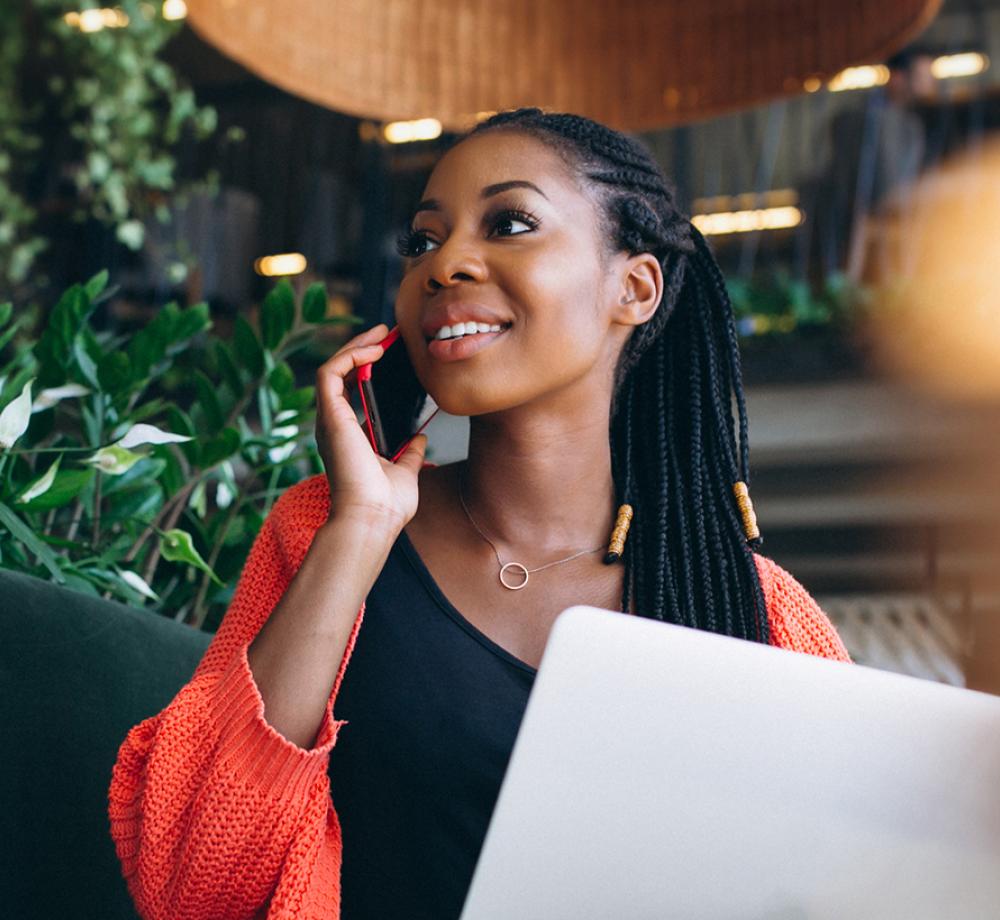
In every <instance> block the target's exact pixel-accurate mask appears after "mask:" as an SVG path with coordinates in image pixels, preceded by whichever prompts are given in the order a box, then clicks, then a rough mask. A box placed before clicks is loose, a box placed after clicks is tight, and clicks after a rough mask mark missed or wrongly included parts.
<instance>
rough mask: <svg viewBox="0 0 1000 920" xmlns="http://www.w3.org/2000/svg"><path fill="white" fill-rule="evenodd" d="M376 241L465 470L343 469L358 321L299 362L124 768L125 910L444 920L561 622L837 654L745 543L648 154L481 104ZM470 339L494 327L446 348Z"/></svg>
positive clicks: (727, 433) (120, 784)
mask: <svg viewBox="0 0 1000 920" xmlns="http://www.w3.org/2000/svg"><path fill="white" fill-rule="evenodd" d="M400 250H401V252H402V254H403V255H404V256H405V257H406V270H405V274H404V277H403V280H402V283H401V285H400V289H399V294H398V297H397V300H396V319H397V322H398V324H399V326H400V330H401V334H402V337H403V340H404V343H405V347H406V349H407V351H408V353H409V355H410V357H411V359H412V361H413V364H414V367H415V369H416V371H417V375H418V377H419V379H420V381H421V383H422V384H423V385H424V387H425V388H426V390H427V391H428V392H429V393H430V395H431V396H432V397H433V398H434V400H435V401H436V402H437V404H438V405H439V406H440V407H441V408H443V409H444V410H445V411H447V412H450V413H453V414H456V415H466V416H469V417H470V437H469V451H468V459H467V460H466V461H463V462H460V463H453V464H449V465H447V466H442V467H432V466H430V465H427V466H426V467H424V466H422V460H423V455H424V448H425V445H426V438H425V436H424V435H422V434H421V435H419V436H418V437H417V438H415V439H414V440H413V441H412V442H411V444H410V446H409V447H408V449H407V451H406V452H405V453H404V454H403V455H402V456H401V457H400V458H399V460H398V461H397V462H396V463H395V464H392V463H389V462H388V461H386V460H384V459H383V458H380V457H377V456H376V455H375V454H374V452H373V451H372V450H371V448H370V447H369V445H368V442H367V440H366V438H365V436H364V434H363V432H362V431H361V429H360V428H359V426H358V424H357V420H356V417H355V414H354V411H353V410H352V409H351V407H350V404H349V403H348V401H347V399H346V398H345V392H346V390H345V384H347V383H349V382H350V380H351V378H352V376H353V374H354V372H355V368H356V367H357V366H359V365H360V364H364V363H368V362H373V361H374V362H377V361H378V359H379V357H380V355H381V353H382V349H381V346H380V345H378V344H377V343H378V342H379V341H380V340H381V339H382V338H383V337H384V336H385V334H386V332H387V328H386V327H385V326H384V325H380V326H377V327H375V328H373V329H370V330H368V331H367V332H365V333H362V334H361V335H359V336H357V337H356V338H354V339H353V340H351V341H350V342H348V343H347V345H345V346H344V347H343V348H341V349H340V350H339V351H338V352H337V354H336V355H334V356H333V357H332V358H330V359H329V360H328V361H327V362H326V363H325V364H324V365H323V366H322V367H321V368H320V370H319V372H318V375H317V381H318V389H317V392H318V400H319V412H318V419H317V443H318V446H319V449H320V452H321V455H322V457H323V461H324V465H325V470H326V472H325V475H319V476H314V477H311V478H309V479H307V480H305V481H303V482H300V483H298V484H297V485H295V486H293V487H291V488H290V489H288V490H286V492H285V493H284V494H283V495H282V496H281V498H280V499H279V500H278V502H276V504H275V506H274V508H273V510H272V512H271V514H270V515H269V516H268V518H267V520H266V521H265V523H264V526H263V528H262V530H261V533H260V534H259V536H258V538H257V540H256V541H255V543H254V546H253V549H252V551H251V554H250V557H249V559H248V561H247V564H246V567H245V569H244V572H243V574H242V576H241V579H240V583H239V585H238V587H237V590H236V593H235V595H234V597H233V601H232V603H231V606H230V608H229V610H228V611H227V613H226V616H225V618H224V620H223V623H222V625H221V626H220V628H219V630H218V632H217V633H216V636H215V638H214V639H213V642H212V645H211V647H210V648H209V649H208V650H207V651H206V653H205V656H204V658H203V660H202V662H201V664H200V665H199V667H198V669H197V671H196V672H195V675H194V677H193V678H192V680H191V681H190V683H189V684H187V685H186V686H185V687H184V688H183V689H182V690H181V691H180V692H179V693H178V695H177V697H176V698H175V699H174V700H173V701H172V702H171V704H170V705H169V706H168V707H167V708H166V709H165V710H164V711H163V712H161V713H159V714H158V715H156V716H154V717H152V718H150V719H148V720H146V721H145V722H143V723H141V724H140V725H138V726H136V727H135V728H134V729H133V730H132V731H131V733H130V734H129V736H128V738H127V739H126V740H125V742H124V744H123V745H122V748H121V751H120V755H119V760H118V763H117V765H116V767H115V772H114V778H113V782H112V786H111V792H110V817H111V825H112V834H113V836H114V839H115V842H116V845H117V849H118V854H119V858H120V859H121V861H122V864H123V870H124V873H125V876H126V879H127V880H128V884H129V888H130V891H131V892H132V895H133V897H134V898H135V901H136V903H137V905H138V906H139V909H140V912H141V913H142V914H143V916H144V917H147V918H161V917H162V918H167V917H170V918H173V920H177V918H182V917H183V918H202V917H204V918H208V917H212V918H224V917H225V918H228V917H253V916H259V917H265V916H266V917H269V918H275V917H289V918H291V917H297V918H304V917H310V918H312V917H328V918H336V917H339V916H343V917H344V918H345V920H361V918H383V920H384V918H392V917H407V918H424V917H426V918H435V920H441V918H446V917H457V916H458V914H459V912H460V910H461V906H462V902H463V899H464V896H465V892H466V889H467V887H468V884H469V881H470V879H471V875H472V870H473V867H474V865H475V861H476V857H477V856H478V853H479V849H480V846H481V844H482V840H483V836H484V834H485V831H486V826H487V824H488V822H489V818H490V814H491V811H492V808H493V805H494V803H495V799H496V795H497V793H498V790H499V785H500V780H501V778H502V776H503V770H504V768H505V766H506V763H507V759H508V757H509V754H510V749H511V746H512V744H513V741H514V737H515V735H516V732H517V727H518V723H519V720H520V717H521V715H522V712H523V708H524V706H525V703H526V700H527V696H528V692H529V690H530V688H531V683H532V680H533V678H534V674H535V670H536V668H537V666H538V664H539V660H540V658H541V655H542V650H543V648H544V645H545V640H546V637H547V635H548V632H549V629H550V628H551V625H552V622H553V620H554V618H555V617H556V615H557V614H558V613H559V612H560V611H561V610H563V609H565V608H566V607H569V606H571V605H573V604H579V603H585V604H592V605H595V606H600V607H608V608H614V609H619V610H622V611H627V612H629V613H632V614H636V615H640V616H646V617H654V618H657V619H662V620H666V621H669V622H675V623H682V624H686V625H689V626H693V627H696V628H700V629H706V630H711V631H714V632H719V633H725V634H728V635H733V636H738V637H742V638H745V639H748V640H751V641H755V642H763V643H771V644H774V645H779V646H782V647H785V648H789V649H794V650H797V651H801V652H807V653H812V654H817V655H824V656H827V657H830V658H836V659H840V660H849V658H848V656H847V652H846V651H845V649H844V646H843V645H842V643H841V642H840V640H839V638H838V637H837V635H836V633H835V631H834V629H833V627H832V626H831V624H830V622H829V621H828V620H827V618H826V617H825V616H824V614H823V613H822V612H821V611H820V609H819V608H818V607H817V605H816V604H815V602H814V601H813V600H812V599H811V598H810V597H809V595H808V594H807V593H806V591H805V589H804V588H803V587H802V586H801V585H800V584H799V583H798V582H796V581H795V580H794V579H793V578H792V577H791V576H790V575H788V574H787V573H786V572H784V571H783V570H782V569H780V568H779V567H778V566H777V565H775V564H774V563H773V562H772V561H770V560H768V559H766V558H764V557H763V556H760V555H758V554H756V553H755V552H754V551H753V548H754V547H755V546H759V540H758V537H757V534H756V531H755V528H754V522H753V518H752V510H751V509H750V508H749V506H748V504H747V502H746V500H744V499H739V498H738V497H737V494H736V492H737V491H738V490H739V489H740V487H739V486H738V485H736V484H738V483H743V484H746V483H747V482H748V460H749V452H748V447H747V433H746V427H747V425H746V411H745V407H744V401H743V394H742V387H741V383H740V367H739V354H738V350H737V339H736V333H735V329H734V323H733V316H732V309H731V306H730V303H729V300H728V298H727V295H726V290H725V286H724V283H723V279H722V277H721V275H720V273H719V270H718V267H717V266H716V263H715V262H714V260H713V258H712V256H711V254H710V253H709V250H708V248H707V246H706V244H705V241H704V239H703V238H702V237H701V236H700V234H699V233H698V232H697V230H695V229H694V227H693V226H692V225H691V223H690V222H689V220H688V219H687V218H685V217H684V216H683V215H682V214H681V213H680V212H679V211H678V209H677V207H676V206H675V204H674V201H673V197H672V193H671V191H670V189H669V187H668V186H667V184H666V181H665V180H664V178H663V176H662V174H661V172H660V170H659V169H658V167H657V166H656V164H655V162H654V161H653V160H652V158H651V157H650V156H649V154H648V153H647V152H646V151H645V149H644V148H642V147H641V146H640V145H639V144H637V143H636V142H634V141H632V140H631V139H629V138H627V137H625V136H623V135H621V134H618V133H617V132H614V131H611V130H609V129H607V128H605V127H603V126H601V125H598V124H596V123H594V122H592V121H589V120H588V119H585V118H581V117H578V116H574V115H561V114H545V113H542V112H541V111H540V110H538V109H521V110H517V111H514V112H504V113H500V114H498V115H496V116H494V117H492V118H490V119H489V120H488V121H485V122H483V123H481V124H480V125H479V126H477V127H476V128H475V129H474V130H473V131H472V132H471V133H470V134H469V135H467V136H465V137H464V138H462V139H461V140H460V141H459V142H458V143H456V144H455V145H454V146H453V147H452V148H451V149H450V150H449V151H448V152H447V153H446V154H445V155H444V156H443V157H442V159H441V160H440V161H439V163H438V164H437V166H436V167H435V169H434V171H433V173H432V175H431V177H430V179H429V181H428V184H427V188H426V191H425V195H424V200H423V201H422V202H421V204H420V205H419V207H418V209H417V211H416V213H415V214H414V217H413V222H412V225H411V227H410V229H409V230H408V231H407V232H406V233H405V234H404V235H403V237H402V238H401V239H400ZM466 322H475V323H484V324H486V325H485V326H483V327H482V328H483V329H489V330H491V331H477V332H475V333H473V332H472V331H471V330H468V331H467V327H466V326H464V325H463V326H462V327H461V329H460V330H457V332H458V333H459V334H460V335H462V336H463V337H462V338H460V339H455V338H454V336H453V337H452V339H450V340H448V341H442V340H441V339H442V337H444V336H446V335H451V334H452V333H454V332H456V330H454V329H453V328H452V327H453V326H455V325H456V324H457V323H463V324H464V323H466ZM445 326H448V327H449V329H448V330H447V332H441V330H442V329H443V327H445ZM497 326H499V329H497V328H496V327H497ZM475 328H477V329H478V326H477V327H475ZM396 347H399V346H396ZM376 373H377V369H376ZM733 392H735V395H736V401H737V406H738V410H739V437H738V438H737V436H736V431H735V426H734V423H733V418H732V414H731V411H730V398H731V393H733ZM734 486H735V487H736V489H735V490H734ZM418 497H419V502H418ZM621 505H629V506H631V508H632V509H633V511H634V520H633V521H632V523H631V526H630V528H629V529H628V532H627V538H626V541H625V543H624V546H622V545H621V541H620V539H619V540H618V541H617V545H616V546H612V547H611V549H612V550H615V551H616V552H609V551H608V549H609V535H611V534H612V531H613V529H614V528H615V527H616V525H620V527H619V532H618V534H617V536H618V537H619V538H620V536H621V530H623V529H624V528H625V525H626V524H627V523H628V522H627V520H626V518H627V515H624V516H621V515H619V514H618V513H617V512H618V509H619V507H620V506H621ZM618 552H620V553H621V561H620V562H617V563H616V555H617V553H618ZM512 562H514V563H519V564H520V566H510V565H509V563H512ZM366 609H367V614H366ZM363 617H364V620H365V626H364V628H363V629H361V628H360V627H361V623H362V618H363ZM349 660H350V661H351V667H350V669H348V668H347V663H348V661H349ZM338 694H339V695H338ZM335 700H336V703H337V711H338V716H339V717H340V718H338V719H336V720H335V719H334V718H333V704H334V701H335ZM345 725H346V726H348V727H346V728H345ZM335 742H336V748H335V749H334V743H335ZM331 752H332V754H331ZM331 789H332V799H333V800H334V801H335V802H336V809H335V808H334V805H333V803H332V802H331ZM341 898H343V900H341Z"/></svg>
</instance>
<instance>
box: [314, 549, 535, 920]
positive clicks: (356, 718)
mask: <svg viewBox="0 0 1000 920" xmlns="http://www.w3.org/2000/svg"><path fill="white" fill-rule="evenodd" d="M536 673H537V672H536V669H535V668H532V667H530V666H529V665H527V664H525V663H524V662H523V661H520V660H519V659H517V658H515V657H514V656H513V655H512V654H510V653H509V652H507V651H505V650H504V649H503V648H502V647H501V646H499V645H497V644H496V643H495V642H493V641H492V640H491V639H489V638H488V637H487V636H486V635H485V634H484V633H482V632H480V631H479V630H478V629H477V628H476V627H475V626H473V625H472V624H471V623H470V622H469V621H468V620H466V619H465V617H463V616H462V614H461V613H459V612H458V610H456V609H455V607H454V606H452V604H451V603H450V602H449V601H448V599H447V598H446V597H445V596H444V594H443V593H442V591H441V589H440V588H439V587H438V585H437V583H436V582H435V581H434V579H433V578H432V577H431V574H430V572H429V571H428V570H427V567H426V566H425V565H424V563H423V560H422V559H421V558H420V557H419V556H418V555H417V552H416V549H415V548H414V546H413V544H412V543H411V542H410V539H409V537H408V536H407V535H406V532H405V531H403V532H401V533H400V535H399V538H398V539H397V540H396V542H395V544H394V545H393V547H392V550H391V551H390V553H389V556H388V558H387V560H386V563H385V565H384V566H383V568H382V572H381V573H380V575H379V577H378V580H377V581H376V582H375V584H374V585H373V587H372V590H371V592H370V593H369V595H368V598H367V600H366V603H365V615H364V620H363V621H362V624H361V629H360V631H359V632H358V638H357V642H356V644H355V646H354V651H353V653H352V655H351V660H350V662H349V663H348V665H347V669H346V671H345V672H344V677H343V681H342V683H341V685H340V691H339V693H338V695H337V700H336V705H335V707H334V710H335V715H336V717H337V718H338V719H347V720H348V722H349V724H348V725H344V726H343V727H342V728H341V729H340V732H339V734H338V736H337V743H336V744H335V745H334V747H333V750H332V751H331V753H330V789H331V797H332V799H333V804H334V807H335V809H336V811H337V815H338V817H339V818H340V825H341V831H342V834H343V841H344V851H343V869H342V874H341V918H342V920H396V918H399V920H404V918H405V920H451V918H456V920H457V918H458V916H459V914H460V913H461V910H462V905H463V903H464V901H465V896H466V893H467V891H468V887H469V883H470V882H471V880H472V872H473V869H474V868H475V865H476V859H477V858H478V856H479V851H480V849H481V848H482V843H483V838H484V836H485V834H486V828H487V826H488V824H489V820H490V816H491V815H492V813H493V807H494V805H495V804H496V799H497V794H498V793H499V791H500V782H501V780H502V779H503V774H504V770H505V769H506V767H507V762H508V760H509V759H510V753H511V749H512V747H513V744H514V739H515V737H516V735H517V730H518V727H519V726H520V723H521V718H522V716H523V714H524V709H525V706H526V705H527V701H528V694H529V692H530V690H531V686H532V684H533V683H534V679H535V675H536Z"/></svg>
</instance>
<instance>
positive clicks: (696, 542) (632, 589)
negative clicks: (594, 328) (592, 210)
mask: <svg viewBox="0 0 1000 920" xmlns="http://www.w3.org/2000/svg"><path fill="white" fill-rule="evenodd" d="M497 130H511V131H517V132H519V133H524V134H527V135H530V136H533V137H535V138H537V139H539V140H541V141H543V142H544V143H545V144H546V145H548V146H549V147H550V148H552V149H553V150H554V151H555V152H556V153H557V154H558V155H559V156H561V157H562V159H563V160H564V161H565V162H566V164H567V165H568V166H569V167H570V169H571V170H572V171H573V172H574V173H575V174H576V175H578V176H579V177H580V178H581V179H582V180H583V181H584V182H585V184H586V185H588V187H589V188H591V189H593V190H594V192H595V193H596V195H597V198H598V201H599V204H600V207H599V213H600V219H601V221H602V223H603V227H602V229H603V230H604V231H605V232H604V236H605V239H606V240H607V241H608V246H609V251H610V252H622V251H624V252H627V253H629V254H638V253H643V252H648V253H651V254H653V255H654V256H655V257H656V258H657V259H658V260H659V261H660V264H661V266H662V268H663V276H664V286H663V296H662V299H661V302H660V305H659V307H658V309H657V310H656V311H655V312H654V314H653V315H652V316H651V317H650V319H649V320H648V321H647V322H645V323H643V324H642V325H640V326H637V327H636V328H635V329H634V331H633V333H632V335H631V336H630V337H629V339H628V342H627V343H626V345H625V347H624V348H623V349H622V353H621V356H620V359H619V362H618V366H617V368H616V371H615V380H614V389H613V394H612V400H611V417H610V423H609V432H610V438H611V465H612V476H613V478H614V482H615V490H616V492H617V498H618V500H619V502H627V503H629V504H631V505H633V507H634V509H635V516H634V519H633V522H632V527H631V529H630V533H629V539H628V541H627V542H626V545H625V553H624V558H623V561H624V566H625V579H624V587H623V590H622V602H621V603H622V610H625V611H628V610H630V609H631V607H632V606H635V608H636V610H637V612H638V613H639V614H640V615H643V616H648V617H653V618H656V619H660V620H666V621H669V622H673V623H681V624H685V625H689V626H694V627H696V628H699V629H705V630H709V631H711V632H719V633H723V634H726V635H733V636H738V637H741V638H745V639H751V640H754V641H757V642H762V643H765V644H766V643H768V642H769V641H770V631H769V629H768V621H767V609H766V606H765V602H764V594H763V590H762V589H761V585H760V579H759V577H758V574H757V567H756V563H755V559H754V552H753V549H754V547H759V545H760V541H759V540H757V541H754V543H753V544H749V543H748V542H747V539H746V536H745V534H744V530H743V523H742V519H741V517H740V514H739V513H738V508H737V505H736V502H735V499H734V496H733V483H734V482H736V481H737V480H743V481H744V482H745V483H746V484H747V485H748V486H749V484H750V449H749V440H748V435H747V427H748V426H747V411H746V400H745V397H744V393H743V384H742V378H741V367H740V354H739V340H738V337H737V333H736V323H735V319H734V317H733V308H732V304H731V303H730V301H729V295H728V292H727V290H726V284H725V279H724V278H723V276H722V272H721V271H720V270H719V266H718V264H717V263H716V261H715V259H714V257H713V256H712V253H711V251H710V249H709V248H708V243H707V242H706V240H705V238H704V237H703V236H702V235H701V233H699V232H698V230H697V229H696V228H695V227H694V226H693V225H692V224H691V222H690V220H688V218H687V217H686V216H685V215H684V214H682V213H681V210H680V208H679V207H678V206H677V203H676V200H675V196H674V190H673V188H672V186H671V185H670V183H669V182H668V181H667V179H666V178H665V177H664V175H663V173H662V171H661V170H660V167H659V166H658V165H657V163H656V161H655V160H654V159H653V157H652V156H651V155H650V153H649V152H648V151H647V150H646V149H645V148H644V147H643V146H642V145H641V144H639V143H638V142H636V141H634V140H633V139H632V138H630V137H628V136H626V135H624V134H621V133H619V132H617V131H613V130H611V129H610V128H607V127H605V126H603V125H600V124H598V123H597V122H594V121H591V120H590V119H588V118H584V117H582V116H580V115H570V114H562V113H546V112H543V111H542V110H541V109H538V108H523V109H514V110H510V111H506V112H500V113H498V114H496V115H494V116H492V117H491V118H488V119H487V120H485V121H483V122H481V123H480V124H479V125H477V126H476V127H475V128H473V129H472V131H470V132H469V134H470V135H472V134H480V133H482V132H485V131H497ZM466 136H468V135H466ZM459 140H461V138H460V139H459ZM733 395H735V399H736V411H737V416H738V421H739V431H738V432H737V431H736V427H735V421H734V418H733V411H732V401H731V400H732V396H733ZM633 602H634V603H633Z"/></svg>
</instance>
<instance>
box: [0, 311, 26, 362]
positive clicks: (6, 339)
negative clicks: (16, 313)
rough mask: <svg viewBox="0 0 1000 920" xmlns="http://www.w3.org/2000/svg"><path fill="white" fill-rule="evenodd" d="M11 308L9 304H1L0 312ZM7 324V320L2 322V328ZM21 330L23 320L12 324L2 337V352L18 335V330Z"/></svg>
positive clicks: (0, 322)
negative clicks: (5, 308)
mask: <svg viewBox="0 0 1000 920" xmlns="http://www.w3.org/2000/svg"><path fill="white" fill-rule="evenodd" d="M9 306H10V304H9V303H7V304H0V311H2V310H3V308H4V307H9ZM6 322H7V320H2V321H0V326H3V325H4V323H6ZM20 328H21V319H18V320H17V322H15V323H11V326H10V328H9V329H8V330H7V331H6V332H4V334H3V335H0V351H3V349H4V348H5V347H6V346H7V343H8V342H9V341H10V340H11V339H12V338H14V336H15V335H17V330H18V329H20Z"/></svg>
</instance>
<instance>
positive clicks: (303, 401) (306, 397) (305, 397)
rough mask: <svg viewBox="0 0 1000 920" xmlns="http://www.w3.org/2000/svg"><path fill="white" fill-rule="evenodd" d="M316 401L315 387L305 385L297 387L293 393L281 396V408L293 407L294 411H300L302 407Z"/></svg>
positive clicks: (306, 407) (305, 407)
mask: <svg viewBox="0 0 1000 920" xmlns="http://www.w3.org/2000/svg"><path fill="white" fill-rule="evenodd" d="M315 402H316V387H314V386H311V385H310V386H307V387H299V388H298V389H297V390H295V392H293V393H286V394H284V395H283V396H282V397H281V408H282V409H293V410H295V411H296V412H301V411H302V410H303V409H308V408H310V407H311V406H312V405H314V404H315Z"/></svg>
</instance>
